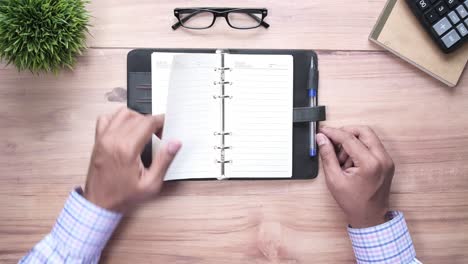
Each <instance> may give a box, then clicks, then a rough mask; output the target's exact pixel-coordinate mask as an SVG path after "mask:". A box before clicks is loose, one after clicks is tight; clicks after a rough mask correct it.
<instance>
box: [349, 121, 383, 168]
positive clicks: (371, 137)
mask: <svg viewBox="0 0 468 264" xmlns="http://www.w3.org/2000/svg"><path fill="white" fill-rule="evenodd" d="M343 129H344V130H345V131H348V132H350V133H352V134H353V135H354V136H356V137H358V138H359V140H360V141H361V142H362V143H364V145H365V146H366V147H367V148H368V149H369V150H370V151H371V152H372V154H374V155H375V156H376V157H377V158H379V159H381V160H382V159H387V158H388V157H389V155H388V153H387V151H386V150H385V147H384V146H383V144H382V142H381V141H380V139H379V137H378V136H377V134H376V133H375V132H374V130H372V129H371V128H370V127H367V126H348V127H345V128H343Z"/></svg>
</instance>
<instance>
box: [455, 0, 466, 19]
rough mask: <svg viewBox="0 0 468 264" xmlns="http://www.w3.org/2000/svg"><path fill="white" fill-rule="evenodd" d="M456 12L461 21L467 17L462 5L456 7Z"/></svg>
mask: <svg viewBox="0 0 468 264" xmlns="http://www.w3.org/2000/svg"><path fill="white" fill-rule="evenodd" d="M467 1H468V0H467ZM457 12H458V14H459V15H460V17H461V18H462V19H463V18H465V17H466V16H468V12H466V9H465V8H464V7H463V6H462V5H459V6H458V7H457Z"/></svg>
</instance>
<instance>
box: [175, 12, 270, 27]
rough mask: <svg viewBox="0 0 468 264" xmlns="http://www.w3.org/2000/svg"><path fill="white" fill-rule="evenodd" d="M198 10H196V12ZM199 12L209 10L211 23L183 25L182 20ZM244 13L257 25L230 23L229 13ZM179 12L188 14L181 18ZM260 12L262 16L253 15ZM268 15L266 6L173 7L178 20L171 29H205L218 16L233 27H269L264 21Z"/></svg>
mask: <svg viewBox="0 0 468 264" xmlns="http://www.w3.org/2000/svg"><path fill="white" fill-rule="evenodd" d="M197 11H198V12H197ZM199 12H209V13H212V14H213V21H211V24H210V25H209V26H207V27H203V28H193V27H187V26H185V25H184V22H186V21H187V20H189V19H190V18H192V17H193V16H194V15H196V14H197V13H199ZM232 12H234V13H244V14H247V15H249V16H250V17H252V18H253V19H255V20H257V22H258V25H256V26H253V27H236V26H233V25H232V24H231V22H230V21H229V13H232ZM181 13H187V14H190V15H188V16H187V17H184V18H181V17H180V14H181ZM260 13H261V14H262V17H261V18H259V17H257V16H255V15H254V14H260ZM267 15H268V10H267V9H266V8H217V7H198V8H175V9H174V16H175V17H176V18H177V20H178V22H177V23H175V24H174V25H172V29H173V30H176V29H178V28H179V27H184V28H188V29H194V30H201V29H207V28H210V27H212V26H213V25H214V23H215V22H216V19H217V18H218V17H224V19H226V22H227V23H228V25H229V26H230V27H232V28H235V29H241V30H244V29H254V28H258V27H260V26H263V27H264V28H269V27H270V24H268V23H267V22H265V21H264V20H265V17H266V16H267Z"/></svg>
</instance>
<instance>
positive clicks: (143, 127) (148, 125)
mask: <svg viewBox="0 0 468 264" xmlns="http://www.w3.org/2000/svg"><path fill="white" fill-rule="evenodd" d="M163 125H164V116H162V115H156V116H151V115H149V116H143V117H142V118H141V121H140V122H138V123H137V124H136V126H133V127H132V130H131V133H130V135H129V136H130V137H131V138H133V139H134V140H135V148H136V151H138V153H141V152H142V151H143V148H144V147H145V145H146V144H147V143H148V142H149V140H150V139H151V135H153V134H154V133H156V132H158V131H159V130H161V129H162V127H163Z"/></svg>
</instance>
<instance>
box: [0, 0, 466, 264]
mask: <svg viewBox="0 0 468 264" xmlns="http://www.w3.org/2000/svg"><path fill="white" fill-rule="evenodd" d="M384 4H385V0H372V1H371V0H360V1H349V0H335V1H303V0H289V1H273V0H270V1H260V0H251V1H237V2H236V3H235V4H233V3H231V1H227V0H225V1H215V0H207V1H204V3H203V5H205V6H232V5H234V6H261V7H263V6H264V7H268V8H269V11H270V12H269V16H268V22H270V23H271V25H272V26H271V28H270V29H269V30H264V29H262V28H260V29H258V30H250V31H235V30H232V29H230V28H229V27H228V26H227V25H226V24H225V22H224V21H222V20H221V21H218V23H217V24H216V25H215V27H214V28H213V29H210V30H205V31H200V32H194V31H185V30H177V31H172V30H171V29H170V25H171V23H172V22H173V18H172V9H173V8H174V7H184V6H193V5H194V4H193V3H192V2H191V1H183V0H175V1H163V0H120V1H116V0H99V1H97V0H96V1H93V3H92V4H91V5H90V6H89V8H90V10H91V11H92V14H93V16H94V19H93V25H94V27H93V28H92V30H91V33H92V35H93V37H91V38H90V39H89V45H90V49H89V50H88V51H87V52H86V53H85V54H84V56H82V57H81V58H80V59H79V63H78V65H77V67H76V70H75V71H73V72H63V73H61V74H60V75H59V76H54V75H40V76H34V75H31V74H29V73H18V72H17V71H16V70H15V69H14V68H12V67H10V66H8V67H3V66H2V67H1V68H0V263H14V262H15V261H17V260H18V259H19V258H20V257H21V256H22V255H24V254H25V253H26V252H27V251H28V250H29V249H30V248H31V247H32V246H33V245H34V244H35V243H36V242H38V241H39V240H40V239H41V238H42V237H43V236H44V235H45V234H46V233H48V232H49V231H50V229H51V227H52V225H53V224H54V220H55V218H56V217H57V215H58V213H59V212H60V210H61V208H62V205H63V202H64V200H65V198H66V197H67V195H68V193H69V191H70V190H71V189H72V188H73V187H74V186H78V185H82V184H83V183H84V181H85V177H86V170H87V165H88V161H89V158H90V151H91V148H92V144H93V136H94V125H95V118H96V116H97V115H99V114H102V113H108V112H110V111H113V110H114V109H116V108H118V107H120V106H121V105H124V102H120V103H119V102H117V103H116V102H109V100H108V96H107V95H106V93H108V92H111V91H112V90H113V89H114V88H117V87H121V88H126V87H125V86H126V74H125V73H126V54H127V52H128V51H129V50H130V49H133V48H137V47H192V48H207V47H210V48H223V47H224V48H307V49H315V50H317V51H318V55H319V60H320V65H319V67H320V74H321V79H320V93H321V104H324V105H327V106H328V120H329V121H327V122H326V123H327V124H328V125H330V126H343V125H348V124H367V125H371V126H372V127H373V128H374V129H375V130H376V131H377V132H378V134H379V135H380V137H381V138H382V140H383V142H384V144H385V146H386V147H387V148H388V150H389V152H390V153H391V155H392V156H393V158H394V160H395V162H396V165H397V170H396V174H395V178H394V184H393V187H392V196H391V205H392V208H394V209H398V210H402V211H404V212H405V215H406V218H407V221H408V225H409V228H410V231H411V234H412V238H413V241H414V244H415V247H416V251H417V254H418V257H419V258H420V259H421V260H422V261H423V262H424V263H468V253H467V252H468V251H467V249H468V118H467V113H468V75H467V74H466V73H465V74H464V76H463V77H462V80H461V81H460V84H459V85H458V87H456V88H453V89H452V88H447V87H445V86H444V85H442V84H440V83H439V82H437V81H435V80H433V79H431V78H429V77H428V76H426V75H425V74H423V73H422V72H420V71H418V70H416V69H415V68H413V67H412V66H410V65H408V64H407V63H404V62H402V61H401V60H399V59H397V58H396V57H394V56H393V55H391V54H389V53H388V52H386V51H383V50H381V49H380V48H379V47H377V46H375V45H372V44H371V43H369V41H368V40H367V36H368V34H369V32H370V31H371V29H372V26H373V25H374V23H375V21H376V19H377V17H378V15H379V13H380V11H381V10H382V8H383V7H384ZM345 227H346V222H345V220H344V218H343V214H342V213H341V212H340V210H339V208H338V207H337V205H336V204H335V202H334V200H333V199H332V198H331V196H330V194H329V193H328V191H327V188H326V186H325V182H324V175H323V173H322V172H321V173H320V175H319V177H318V178H317V179H316V180H313V181H267V182H264V181H255V182H247V181H234V182H229V181H227V182H218V181H207V182H177V183H169V184H167V187H166V188H165V190H164V192H163V196H162V197H161V198H159V199H158V200H156V201H154V202H150V203H148V204H146V205H145V206H142V207H140V208H139V209H138V210H137V211H136V212H135V213H134V214H132V215H128V216H127V217H126V218H125V219H124V220H123V223H122V225H121V226H120V228H119V229H118V231H117V232H116V234H115V236H114V238H113V239H112V241H111V243H110V244H109V247H108V248H107V249H106V250H105V252H104V253H103V258H102V260H103V261H102V262H104V263H352V262H353V261H354V257H353V253H352V249H351V244H350V242H349V240H348V238H347V234H346V229H345Z"/></svg>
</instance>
